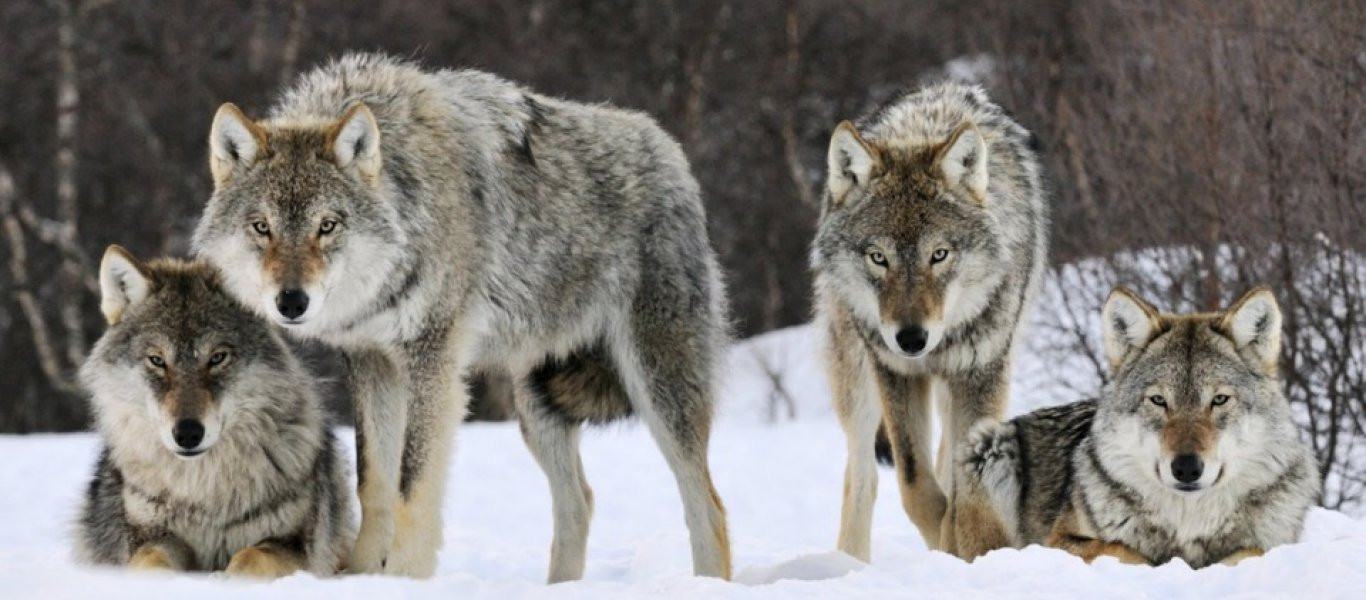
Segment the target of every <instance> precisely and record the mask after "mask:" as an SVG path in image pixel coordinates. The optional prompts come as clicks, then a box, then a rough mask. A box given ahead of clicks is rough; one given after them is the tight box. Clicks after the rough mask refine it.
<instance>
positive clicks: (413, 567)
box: [384, 329, 469, 577]
mask: <svg viewBox="0 0 1366 600" xmlns="http://www.w3.org/2000/svg"><path fill="white" fill-rule="evenodd" d="M458 340H459V338H458V336H456V335H454V334H453V333H448V332H446V331H442V330H440V329H433V330H430V331H429V332H428V333H427V334H425V335H424V336H423V337H422V338H419V339H417V340H414V341H412V342H408V343H405V344H404V347H403V355H404V357H405V359H406V361H407V365H408V382H407V383H408V390H409V392H408V399H409V403H408V419H407V429H406V430H405V431H404V434H403V451H402V460H401V462H400V465H399V480H398V492H399V498H398V500H399V503H398V506H397V510H395V514H394V544H393V549H392V550H391V551H390V553H389V558H388V562H387V564H386V565H385V569H384V571H385V572H386V573H390V574H395V575H405V576H409V577H430V576H432V574H433V573H435V572H436V555H437V551H438V550H440V549H441V543H442V529H441V525H442V523H441V504H442V498H443V497H444V496H445V491H446V473H447V470H448V463H449V462H450V456H451V444H452V443H453V442H454V439H453V438H454V436H453V430H454V428H455V427H456V426H457V425H458V424H459V423H460V422H461V421H463V420H464V418H465V411H466V410H467V409H468V404H469V396H468V392H467V389H466V387H465V382H464V378H463V373H462V371H463V369H462V367H461V366H460V364H459V363H458V361H457V360H456V359H455V355H456V348H457V347H458Z"/></svg>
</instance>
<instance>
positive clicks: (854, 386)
mask: <svg viewBox="0 0 1366 600" xmlns="http://www.w3.org/2000/svg"><path fill="white" fill-rule="evenodd" d="M828 340H829V343H828V345H827V347H826V348H825V363H826V372H827V375H828V377H829V378H830V386H831V392H833V399H834V402H835V413H836V414H838V415H839V419H840V426H841V427H842V428H843V429H844V436H845V442H846V443H847V445H848V452H849V457H848V459H847V461H846V462H845V466H844V503H843V505H842V507H841V509H840V533H839V542H838V547H839V549H840V550H841V551H843V552H844V553H845V554H848V555H850V556H852V557H854V558H857V559H859V560H861V561H863V562H868V561H869V560H871V559H872V528H873V502H874V501H875V500H877V478H878V474H877V458H876V450H875V448H874V446H875V444H876V442H877V426H878V423H881V422H882V405H881V404H880V403H879V402H878V399H877V396H876V393H875V392H874V390H873V389H872V387H873V382H872V379H873V373H872V367H871V365H870V361H871V360H872V357H870V356H869V355H868V353H867V351H866V350H864V349H863V347H862V344H861V343H860V342H859V340H857V339H849V340H845V339H842V337H841V335H840V334H839V333H838V332H837V331H834V330H832V331H831V333H830V336H829V338H828Z"/></svg>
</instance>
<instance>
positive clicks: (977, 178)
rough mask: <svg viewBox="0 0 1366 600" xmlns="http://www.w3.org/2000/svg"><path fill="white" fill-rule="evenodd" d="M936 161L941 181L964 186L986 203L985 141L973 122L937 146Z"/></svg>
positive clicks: (956, 130)
mask: <svg viewBox="0 0 1366 600" xmlns="http://www.w3.org/2000/svg"><path fill="white" fill-rule="evenodd" d="M935 163H936V164H938V165H939V172H940V174H941V175H942V176H943V177H944V181H946V182H948V183H949V184H950V185H962V186H964V187H966V188H967V189H968V190H969V191H970V192H972V195H973V196H974V197H975V198H976V199H977V203H978V204H979V205H980V204H985V203H986V199H987V141H986V139H985V138H983V137H982V132H981V131H978V130H977V126H976V125H973V124H972V123H963V124H962V125H959V126H958V128H957V129H954V130H953V133H951V134H949V139H948V140H947V141H945V142H944V143H943V144H942V145H941V146H939V151H938V154H937V155H936V156H935Z"/></svg>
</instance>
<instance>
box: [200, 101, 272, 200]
mask: <svg viewBox="0 0 1366 600" xmlns="http://www.w3.org/2000/svg"><path fill="white" fill-rule="evenodd" d="M265 146H266V130H265V128H264V127H261V126H260V125H258V124H257V123H256V122H255V121H253V120H251V119H249V118H247V116H246V115H245V114H242V109H240V108H237V105H236V104H233V103H231V102H225V103H223V106H220V107H218V114H215V115H214V117H213V127H212V128H210V129H209V170H210V171H212V172H213V184H214V187H215V188H220V187H223V184H224V183H227V181H228V179H230V178H231V177H232V174H233V172H235V171H236V170H237V169H240V168H245V167H247V166H250V165H251V163H252V162H254V161H255V160H256V157H257V156H258V155H260V153H261V149H262V148H265Z"/></svg>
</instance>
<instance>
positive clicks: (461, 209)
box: [194, 54, 730, 582]
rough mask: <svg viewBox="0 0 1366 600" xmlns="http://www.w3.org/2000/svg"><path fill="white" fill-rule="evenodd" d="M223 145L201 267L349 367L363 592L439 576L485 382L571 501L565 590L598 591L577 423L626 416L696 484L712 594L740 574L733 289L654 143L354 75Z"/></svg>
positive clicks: (681, 482) (353, 70)
mask: <svg viewBox="0 0 1366 600" xmlns="http://www.w3.org/2000/svg"><path fill="white" fill-rule="evenodd" d="M209 142H210V144H209V146H210V167H211V171H212V173H213V179H214V183H215V186H214V192H213V195H212V197H211V198H210V199H209V202H208V205H207V206H206V208H205V210H204V215H203V217H202V219H201V221H200V223H199V226H198V228H197V230H196V232H195V236H194V246H195V248H196V249H197V252H198V255H199V256H202V257H204V258H205V259H207V260H208V261H210V262H212V263H214V264H216V265H218V266H220V267H221V268H222V269H223V271H224V273H225V279H226V281H227V284H228V287H229V289H231V290H232V292H233V293H234V294H236V295H237V297H239V298H241V299H242V300H243V301H244V302H246V303H248V304H249V305H250V306H252V307H253V308H254V309H255V310H256V311H257V312H259V313H260V314H262V315H265V316H266V317H267V318H269V319H270V320H272V321H274V322H276V323H278V324H279V325H280V326H282V327H283V328H284V329H285V330H286V331H288V332H289V333H290V334H291V335H294V336H297V337H299V338H311V339H317V340H321V341H322V342H324V343H326V344H329V345H332V346H334V347H336V348H339V349H340V350H341V352H342V354H343V356H344V357H345V361H346V367H347V381H348V386H349V389H350V392H351V395H352V397H353V398H354V400H355V407H356V422H357V427H356V445H357V449H358V452H357V459H358V461H357V462H358V471H359V480H360V481H359V495H360V500H361V513H362V522H361V528H360V533H359V536H358V539H357V542H356V547H355V550H354V552H352V553H351V555H350V559H349V561H348V570H350V571H355V572H364V573H375V572H384V573H393V574H400V575H409V576H417V577H426V576H430V575H431V574H432V573H433V571H434V569H435V566H436V554H437V549H438V548H439V547H440V545H441V511H440V508H441V498H442V495H443V490H444V487H445V474H446V470H447V460H448V455H449V454H450V444H451V437H452V430H453V428H454V427H455V425H456V424H457V423H459V422H460V421H461V418H462V416H463V415H464V413H465V411H466V404H467V391H466V389H465V382H464V378H465V377H466V375H467V374H468V373H471V372H480V371H486V370H500V371H503V372H507V373H511V374H512V375H513V376H514V379H515V381H516V384H515V387H516V392H515V401H514V404H515V406H516V409H517V413H518V418H519V421H520V425H521V429H522V433H523V438H524V440H525V442H526V445H527V446H528V448H530V450H531V453H532V454H533V455H534V457H535V458H536V460H537V461H538V463H539V464H540V466H541V468H542V470H543V471H544V472H545V474H546V476H547V478H548V480H549V484H550V494H551V498H552V501H553V502H552V504H553V511H554V535H553V538H552V541H551V548H550V569H549V577H548V579H549V581H551V582H557V581H564V580H571V579H578V578H580V577H582V575H583V569H584V560H585V557H584V551H585V546H586V544H587V536H588V528H589V520H590V518H591V516H592V511H593V496H592V492H591V490H590V488H589V486H588V482H587V481H586V480H585V477H584V471H583V465H582V463H581V461H580V458H579V436H580V430H581V426H582V425H583V424H584V423H602V422H608V421H613V420H616V419H619V418H622V417H626V416H628V415H638V416H639V417H640V418H641V419H642V420H643V421H644V422H645V423H646V425H647V426H648V427H649V430H650V432H651V433H652V435H653V437H654V438H655V440H656V441H657V443H658V445H659V447H660V449H661V450H662V453H663V455H664V458H665V459H666V461H667V463H668V465H669V467H670V468H671V469H672V471H673V474H674V475H675V478H676V482H677V485H678V489H679V492H680V495H681V496H682V501H683V506H684V514H685V519H686V523H687V526H688V529H689V532H690V537H691V546H692V557H693V570H694V572H696V573H697V574H699V575H709V576H714V577H723V578H728V577H729V576H730V549H729V548H730V545H729V541H728V534H727V529H726V518H725V510H724V508H723V506H722V504H721V500H720V498H719V497H718V495H717V493H716V489H715V487H714V486H713V484H712V480H711V475H710V471H709V466H708V462H707V445H708V439H709V436H710V429H711V419H712V412H713V400H714V395H715V393H714V389H713V388H714V385H715V379H716V375H715V373H716V364H715V362H716V361H717V359H718V357H719V356H720V354H721V352H720V350H721V349H722V348H723V347H724V345H725V343H726V341H727V337H728V333H727V330H726V327H727V325H726V316H725V310H724V290H723V288H722V284H721V280H720V275H719V269H718V266H717V262H716V257H715V255H714V253H713V251H712V249H711V246H710V244H709V242H708V239H707V230H706V215H705V213H704V211H703V207H702V202H701V197H700V190H699V187H698V184H697V181H696V180H695V179H694V178H693V176H692V174H691V171H690V168H689V166H688V161H687V159H686V158H685V157H684V155H683V152H682V150H681V148H680V147H679V146H678V144H677V143H676V142H675V141H674V140H673V139H672V138H671V137H670V136H669V135H668V134H666V133H665V132H664V131H663V130H661V129H660V127H659V126H658V125H656V124H655V123H654V121H652V120H651V119H650V118H649V117H646V116H644V115H642V114H640V113H635V112H630V111H625V110H619V109H615V108H610V107H606V106H601V105H586V104H579V103H574V102H569V101H565V100H560V99H556V98H551V97H548V96H544V95H541V94H537V93H535V92H532V91H530V90H528V89H525V88H522V87H519V86H518V85H515V84H513V83H510V82H508V81H505V80H503V79H500V78H498V77H496V76H493V75H490V74H487V73H482V72H478V71H471V70H425V69H423V68H421V67H419V66H417V65H415V64H412V63H409V62H405V61H401V60H397V59H394V58H392V57H387V56H383V55H376V54H352V55H347V56H344V57H341V58H340V59H338V60H336V61H334V62H332V63H330V64H327V65H325V66H322V67H321V68H319V69H317V70H315V71H313V72H311V73H309V74H306V75H304V76H303V77H302V78H301V79H300V80H299V81H298V82H297V83H296V84H295V85H294V86H293V87H292V88H291V89H289V90H288V91H286V92H285V93H284V94H283V95H282V96H281V97H280V99H279V101H278V103H277V104H276V105H275V107H274V108H273V109H271V111H270V113H269V117H268V118H265V119H263V120H260V121H256V120H253V119H250V118H248V117H247V116H246V115H244V114H243V113H242V111H241V110H240V109H238V108H237V107H236V106H234V105H232V104H225V105H223V107H222V108H220V109H219V111H218V113H217V115H216V116H215V118H214V121H213V126H212V127H211V130H210V135H209Z"/></svg>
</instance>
